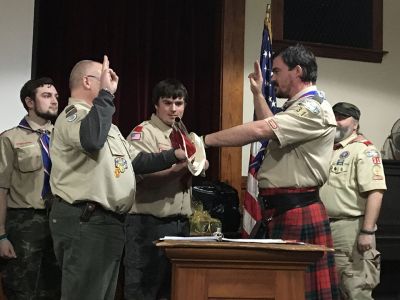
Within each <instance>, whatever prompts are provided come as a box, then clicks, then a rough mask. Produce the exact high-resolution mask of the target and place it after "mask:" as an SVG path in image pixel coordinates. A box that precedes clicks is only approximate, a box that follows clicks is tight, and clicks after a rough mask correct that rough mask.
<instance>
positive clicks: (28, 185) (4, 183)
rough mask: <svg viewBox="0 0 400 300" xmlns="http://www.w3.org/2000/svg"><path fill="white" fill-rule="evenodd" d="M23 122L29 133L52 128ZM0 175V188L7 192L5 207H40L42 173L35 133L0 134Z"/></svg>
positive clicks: (12, 131) (9, 131)
mask: <svg viewBox="0 0 400 300" xmlns="http://www.w3.org/2000/svg"><path fill="white" fill-rule="evenodd" d="M25 119H26V120H27V121H28V124H29V125H30V126H31V128H32V129H33V130H37V129H45V130H48V131H49V132H51V130H52V128H53V125H52V124H51V123H50V122H48V123H47V124H46V125H45V126H40V125H39V124H36V123H35V122H33V121H32V120H31V119H30V118H29V116H26V117H25ZM0 174H1V175H0V187H2V188H5V189H9V193H8V200H7V205H8V207H11V208H35V209H43V208H44V202H43V200H42V196H41V194H42V188H43V181H44V170H43V161H42V150H41V146H40V136H39V134H38V133H36V132H32V131H30V130H27V129H23V128H19V127H14V128H12V129H10V130H8V131H5V132H3V133H2V134H1V135H0Z"/></svg>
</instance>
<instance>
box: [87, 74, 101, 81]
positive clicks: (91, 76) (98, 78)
mask: <svg viewBox="0 0 400 300" xmlns="http://www.w3.org/2000/svg"><path fill="white" fill-rule="evenodd" d="M83 77H90V78H95V79H97V80H98V81H100V77H98V76H95V75H85V76H83Z"/></svg>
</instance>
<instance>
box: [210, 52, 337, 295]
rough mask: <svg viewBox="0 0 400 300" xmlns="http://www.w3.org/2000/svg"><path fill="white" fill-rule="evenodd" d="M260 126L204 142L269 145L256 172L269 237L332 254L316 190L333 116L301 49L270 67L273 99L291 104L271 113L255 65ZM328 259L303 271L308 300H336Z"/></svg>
mask: <svg viewBox="0 0 400 300" xmlns="http://www.w3.org/2000/svg"><path fill="white" fill-rule="evenodd" d="M249 78H250V87H251V91H252V93H253V96H254V106H255V111H256V116H257V119H258V120H259V121H254V122H250V123H247V124H243V125H240V126H236V127H233V128H230V129H226V130H222V131H219V132H216V133H212V134H209V135H206V136H204V137H203V140H204V143H205V145H206V146H241V145H245V144H248V143H250V142H254V141H258V140H261V139H266V138H267V139H270V141H269V143H268V147H267V149H266V151H265V158H264V160H263V162H262V165H261V168H260V170H259V172H258V181H259V196H260V197H261V198H262V201H263V202H264V205H265V208H266V210H265V212H264V213H265V217H266V218H268V221H269V223H268V230H269V236H270V238H282V239H289V240H293V239H294V240H299V241H303V242H307V243H312V244H319V245H325V246H328V247H332V236H331V232H330V228H329V220H328V217H327V215H326V212H325V208H324V206H323V204H322V202H321V201H320V200H319V197H318V189H319V187H320V186H322V185H323V183H324V182H325V181H326V179H327V175H328V167H329V161H330V157H331V154H332V145H333V139H334V136H335V127H336V122H335V117H334V114H333V112H332V108H331V106H330V104H329V103H328V101H326V100H325V99H324V96H323V94H322V93H321V92H318V91H317V88H316V86H315V85H314V84H315V82H316V80H317V63H316V60H315V57H314V55H313V54H312V52H311V51H309V50H307V49H306V48H304V47H303V46H302V45H296V46H291V47H288V48H286V49H285V50H283V51H282V52H281V53H279V54H278V55H277V56H276V57H275V58H274V61H273V76H272V80H273V81H274V84H275V89H276V95H277V96H278V97H281V98H288V99H289V100H288V101H286V103H285V104H284V106H283V109H284V110H283V111H282V112H280V113H277V114H276V115H275V116H274V115H273V114H272V112H271V111H270V109H269V108H268V105H267V104H266V101H265V99H264V96H263V95H262V92H261V89H262V74H261V70H260V66H259V63H258V62H256V63H255V65H254V73H252V74H250V75H249ZM337 297H338V291H337V278H336V272H335V268H334V258H333V254H331V253H327V254H325V255H324V256H323V257H322V258H321V259H320V260H318V261H317V262H316V263H315V264H313V265H311V266H310V267H308V268H307V272H306V298H307V299H324V300H326V299H337Z"/></svg>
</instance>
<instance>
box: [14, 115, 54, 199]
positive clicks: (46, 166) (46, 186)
mask: <svg viewBox="0 0 400 300" xmlns="http://www.w3.org/2000/svg"><path fill="white" fill-rule="evenodd" d="M18 127H19V128H23V129H26V130H29V131H32V132H36V133H37V134H38V135H39V137H40V146H41V147H40V148H41V150H42V160H43V170H44V182H43V188H42V199H43V198H44V196H45V195H46V194H47V193H48V192H50V182H49V179H50V170H51V160H50V154H49V140H50V137H49V134H50V132H49V131H48V130H44V129H37V130H33V129H32V127H31V126H30V125H29V123H28V122H27V121H26V119H25V118H23V119H22V120H21V122H20V123H19V125H18Z"/></svg>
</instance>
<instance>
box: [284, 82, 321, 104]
mask: <svg viewBox="0 0 400 300" xmlns="http://www.w3.org/2000/svg"><path fill="white" fill-rule="evenodd" d="M316 91H317V86H316V85H312V86H309V87H306V88H304V89H302V90H301V91H300V92H298V93H297V94H296V95H294V96H293V97H292V98H290V99H289V100H287V101H286V102H285V103H284V104H283V108H284V109H285V110H286V109H287V108H288V107H289V106H291V105H292V104H293V103H294V102H296V101H297V100H299V99H301V98H303V97H304V96H306V95H307V94H308V93H310V92H316Z"/></svg>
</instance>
